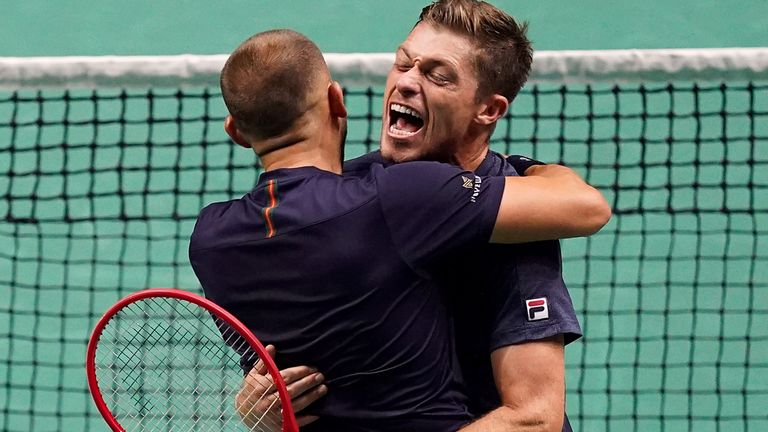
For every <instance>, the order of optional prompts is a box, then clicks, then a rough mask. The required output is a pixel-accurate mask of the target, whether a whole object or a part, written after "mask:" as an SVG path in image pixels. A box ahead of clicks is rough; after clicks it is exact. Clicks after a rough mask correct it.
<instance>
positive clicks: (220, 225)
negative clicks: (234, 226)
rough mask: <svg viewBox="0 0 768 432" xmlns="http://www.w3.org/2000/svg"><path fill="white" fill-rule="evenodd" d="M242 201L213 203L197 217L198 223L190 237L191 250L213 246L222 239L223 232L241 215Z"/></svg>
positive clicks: (204, 208)
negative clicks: (237, 215)
mask: <svg viewBox="0 0 768 432" xmlns="http://www.w3.org/2000/svg"><path fill="white" fill-rule="evenodd" d="M241 201H242V199H235V200H230V201H223V202H215V203H211V204H209V205H207V206H205V207H203V209H202V210H200V214H199V215H198V216H197V221H196V222H195V226H194V228H193V229H192V235H191V237H190V249H201V248H207V247H210V246H212V245H213V244H214V243H216V242H217V239H221V238H222V232H223V231H225V230H226V227H227V226H228V225H230V224H231V222H232V221H233V220H235V219H236V214H239V213H241V210H240V209H241V208H242V203H241Z"/></svg>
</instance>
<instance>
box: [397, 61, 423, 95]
mask: <svg viewBox="0 0 768 432" xmlns="http://www.w3.org/2000/svg"><path fill="white" fill-rule="evenodd" d="M419 85H420V84H419V69H418V68H417V67H415V66H414V67H412V68H410V69H408V71H406V72H403V73H402V74H401V75H400V76H399V77H398V78H397V81H396V82H395V88H396V89H397V91H398V92H399V93H400V94H401V95H403V96H413V95H415V94H417V93H418V92H419V89H420V87H419Z"/></svg>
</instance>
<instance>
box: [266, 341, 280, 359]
mask: <svg viewBox="0 0 768 432" xmlns="http://www.w3.org/2000/svg"><path fill="white" fill-rule="evenodd" d="M264 349H266V350H267V353H268V354H269V356H270V357H272V358H273V359H274V358H275V353H277V348H275V346H274V345H272V344H270V345H267V346H265V347H264Z"/></svg>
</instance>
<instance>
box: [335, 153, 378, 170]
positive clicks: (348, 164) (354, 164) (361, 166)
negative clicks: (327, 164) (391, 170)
mask: <svg viewBox="0 0 768 432" xmlns="http://www.w3.org/2000/svg"><path fill="white" fill-rule="evenodd" d="M374 164H382V165H383V164H385V161H384V158H383V157H382V156H381V152H379V151H374V152H370V153H366V154H364V155H362V156H359V157H356V158H354V159H350V160H348V161H345V162H344V174H345V175H360V174H365V173H366V172H368V171H369V170H370V169H371V166H372V165H374Z"/></svg>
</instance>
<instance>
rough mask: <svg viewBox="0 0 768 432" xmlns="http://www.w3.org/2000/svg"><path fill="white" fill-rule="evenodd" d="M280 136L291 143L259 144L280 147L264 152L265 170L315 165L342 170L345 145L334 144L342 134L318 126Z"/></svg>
mask: <svg viewBox="0 0 768 432" xmlns="http://www.w3.org/2000/svg"><path fill="white" fill-rule="evenodd" d="M279 140H280V141H281V142H282V143H283V144H286V143H287V145H274V144H273V143H268V142H262V143H261V144H260V145H259V146H257V147H261V148H275V149H276V150H274V151H271V152H268V153H266V154H262V155H261V156H260V159H261V164H262V166H263V167H264V171H272V170H276V169H280V168H299V167H307V166H311V167H315V168H318V169H321V170H324V171H330V172H332V173H336V174H341V169H342V162H341V154H340V152H341V148H340V146H339V145H338V144H334V143H335V142H338V141H337V140H338V137H337V136H336V135H334V134H333V133H330V132H329V131H325V130H317V129H308V130H300V131H296V132H293V133H291V134H287V135H285V136H282V137H280V138H279ZM265 144H272V145H265Z"/></svg>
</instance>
